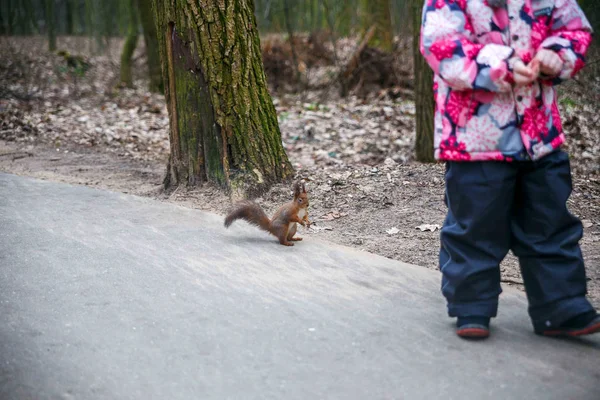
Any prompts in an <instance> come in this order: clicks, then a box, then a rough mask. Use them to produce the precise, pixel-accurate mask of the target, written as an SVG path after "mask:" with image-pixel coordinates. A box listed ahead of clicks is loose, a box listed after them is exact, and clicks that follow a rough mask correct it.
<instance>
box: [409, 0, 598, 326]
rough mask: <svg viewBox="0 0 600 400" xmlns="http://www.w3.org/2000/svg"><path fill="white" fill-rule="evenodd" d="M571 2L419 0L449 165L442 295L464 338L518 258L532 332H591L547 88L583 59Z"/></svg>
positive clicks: (441, 156) (580, 23)
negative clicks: (504, 264) (507, 264)
mask: <svg viewBox="0 0 600 400" xmlns="http://www.w3.org/2000/svg"><path fill="white" fill-rule="evenodd" d="M590 42H591V27H590V24H589V22H588V21H587V19H586V18H585V16H584V14H583V12H582V11H581V9H580V8H579V6H578V5H577V1H576V0H426V3H425V7H424V9H423V26H422V32H421V52H422V53H423V55H424V56H425V58H426V59H427V62H428V63H429V65H430V66H431V68H432V69H433V70H434V72H435V79H434V92H435V97H436V100H435V101H436V113H435V156H436V158H437V159H438V160H444V161H446V162H447V163H446V204H447V206H448V215H447V217H446V221H445V223H444V227H443V229H442V232H441V250H440V268H441V271H442V275H443V278H442V292H443V294H444V296H445V297H446V299H447V302H448V313H449V315H450V316H451V317H457V334H458V335H459V336H461V337H472V338H473V337H479V338H483V337H487V336H488V335H489V322H490V318H493V317H495V316H496V312H497V309H498V297H499V295H500V293H501V291H502V290H501V288H500V268H499V264H500V262H501V261H502V260H503V258H504V257H505V256H506V254H507V253H508V251H509V250H512V251H513V252H514V254H515V255H516V256H517V257H518V258H519V263H520V266H521V272H522V275H523V281H524V283H525V288H526V290H527V298H528V301H529V315H530V317H531V320H532V322H533V328H534V331H535V333H537V334H541V335H547V336H579V335H586V334H591V333H595V332H599V331H600V316H599V315H598V314H597V313H596V311H595V310H594V308H593V307H592V305H591V304H590V303H589V301H588V300H587V299H586V292H587V288H586V274H585V266H584V263H583V258H582V255H581V250H580V248H579V240H580V239H581V237H582V234H583V229H582V225H581V222H580V221H579V220H578V219H577V218H575V217H574V216H573V215H571V214H570V213H569V211H568V210H567V207H566V202H567V199H568V198H569V196H570V193H571V189H572V187H571V170H570V165H569V158H568V156H567V154H566V153H564V152H563V151H562V150H560V146H561V144H562V143H563V142H564V140H565V137H564V135H563V132H562V126H561V121H560V116H559V112H558V108H557V102H556V100H557V99H556V90H555V85H558V84H559V83H561V82H562V81H564V80H566V79H569V78H572V77H573V76H574V75H575V74H576V73H577V71H579V70H580V69H581V68H582V67H583V65H584V56H585V53H586V51H587V48H588V46H589V44H590Z"/></svg>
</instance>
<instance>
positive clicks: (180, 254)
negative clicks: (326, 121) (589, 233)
mask: <svg viewBox="0 0 600 400" xmlns="http://www.w3.org/2000/svg"><path fill="white" fill-rule="evenodd" d="M399 245H401V242H399ZM452 328H453V326H452V321H451V320H450V319H448V318H446V316H445V312H444V302H443V300H442V298H441V295H440V293H439V275H438V273H436V272H433V271H429V270H426V269H424V268H420V267H414V266H410V265H406V264H402V263H399V262H395V261H391V260H388V259H385V258H382V257H377V256H374V255H371V254H368V253H364V252H359V251H354V250H351V249H347V248H343V247H339V246H335V245H331V244H327V243H322V242H319V241H317V240H314V239H312V238H311V239H309V240H306V241H304V242H301V243H299V244H298V245H296V246H295V247H293V248H285V247H282V246H280V245H278V244H277V243H276V241H275V240H273V239H272V238H270V237H269V236H267V235H265V234H263V233H261V232H259V231H258V230H256V229H254V228H252V227H249V226H247V225H244V224H235V225H234V226H233V227H232V228H231V229H230V230H225V229H224V228H223V227H222V219H221V217H218V216H215V215H211V214H207V213H203V212H198V211H194V210H190V209H185V208H181V207H177V206H174V205H170V204H163V203H159V202H155V201H151V200H148V199H141V198H136V197H132V196H127V195H121V194H115V193H109V192H103V191H98V190H92V189H88V188H84V187H73V186H68V185H63V184H56V183H49V182H42V181H35V180H30V179H25V178H18V177H15V176H11V175H4V174H0V399H3V400H4V399H86V400H87V399H203V400H206V399H244V400H245V399H278V400H279V399H283V400H287V399H303V400H304V399H311V400H312V399H344V400H347V399H361V400H362V399H365V400H378V399H503V400H504V399H544V400H549V399H560V400H565V399H582V400H584V399H585V400H587V399H589V400H598V399H600V337H597V338H594V339H588V340H581V341H574V342H573V341H571V342H569V341H561V340H552V339H545V338H539V337H537V336H534V335H533V334H532V332H531V325H530V324H529V321H528V319H527V314H526V302H525V299H524V297H523V296H522V295H521V294H520V293H517V292H515V291H511V290H507V291H506V292H505V293H504V295H503V297H502V300H501V313H500V315H499V318H498V319H497V320H496V324H495V326H494V331H493V337H492V338H491V339H490V340H488V341H486V342H480V343H468V342H464V341H462V340H460V339H458V338H457V337H455V335H454V333H453V330H452Z"/></svg>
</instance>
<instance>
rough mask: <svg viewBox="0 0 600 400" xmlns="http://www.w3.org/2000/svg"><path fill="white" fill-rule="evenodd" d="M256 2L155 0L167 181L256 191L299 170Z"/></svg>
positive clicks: (166, 184)
mask: <svg viewBox="0 0 600 400" xmlns="http://www.w3.org/2000/svg"><path fill="white" fill-rule="evenodd" d="M253 10H254V5H253V2H252V1H251V0H228V1H226V0H154V11H155V18H156V24H157V36H158V42H159V48H160V55H161V64H162V70H163V79H164V82H165V96H166V99H167V104H168V109H169V117H170V126H171V129H170V142H171V152H170V158H169V165H168V172H167V176H166V178H165V186H170V185H178V184H182V183H185V184H191V185H194V184H198V183H200V182H204V181H212V182H216V183H218V184H219V185H221V186H223V187H226V188H229V189H233V190H235V191H240V192H244V193H247V194H252V193H255V192H259V191H262V190H264V189H266V188H267V187H268V186H269V185H270V184H272V183H275V182H279V181H282V180H285V179H286V178H289V177H291V176H292V174H293V169H292V166H291V164H290V162H289V161H288V158H287V155H286V154H285V150H284V148H283V144H282V142H281V133H280V131H279V125H278V122H277V114H276V112H275V107H274V106H273V102H272V99H271V96H270V94H269V92H268V90H267V82H266V78H265V74H264V68H263V63H262V57H261V50H260V40H259V35H258V30H257V27H256V20H255V17H254V12H253Z"/></svg>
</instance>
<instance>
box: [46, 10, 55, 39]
mask: <svg viewBox="0 0 600 400" xmlns="http://www.w3.org/2000/svg"><path fill="white" fill-rule="evenodd" d="M46 31H47V33H48V49H49V50H50V51H55V50H56V14H55V13H54V0H46Z"/></svg>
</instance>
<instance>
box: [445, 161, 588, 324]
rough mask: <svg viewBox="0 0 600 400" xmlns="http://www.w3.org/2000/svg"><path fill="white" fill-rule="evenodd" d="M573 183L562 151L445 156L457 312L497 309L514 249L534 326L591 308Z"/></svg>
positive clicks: (449, 281) (449, 268) (449, 279)
mask: <svg viewBox="0 0 600 400" xmlns="http://www.w3.org/2000/svg"><path fill="white" fill-rule="evenodd" d="M571 190H572V182H571V167H570V163H569V157H568V155H567V154H566V153H565V152H563V151H556V152H554V153H552V154H549V155H547V156H546V157H544V158H542V159H541V160H538V161H528V162H512V163H507V162H496V161H485V162H448V163H447V165H446V205H447V206H448V215H447V217H446V221H445V223H444V227H443V228H442V231H441V250H440V269H441V271H442V293H443V294H444V296H445V297H446V299H447V302H448V313H449V315H450V316H451V317H458V316H488V317H495V316H496V312H497V310H498V297H499V295H500V293H501V292H502V289H501V288H500V267H499V264H500V262H501V261H502V260H503V259H504V257H505V256H506V254H507V253H508V251H509V250H512V251H513V253H514V254H515V255H516V256H517V257H518V258H519V264H520V267H521V274H522V276H523V281H524V284H525V289H526V291H527V299H528V301H529V315H530V317H531V320H532V322H533V325H534V328H535V329H540V330H541V329H544V328H549V327H556V326H558V325H560V324H561V323H563V322H565V321H566V320H567V319H569V318H571V317H573V316H575V315H578V314H580V313H582V312H586V311H590V310H593V308H592V306H591V304H590V303H589V301H588V300H587V299H586V292H587V288H586V275H585V266H584V263H583V258H582V255H581V250H580V247H579V240H580V239H581V237H582V235H583V227H582V225H581V222H580V221H579V219H577V218H576V217H574V216H573V215H572V214H570V213H569V211H568V210H567V206H566V202H567V199H568V198H569V196H570V195H571Z"/></svg>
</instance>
